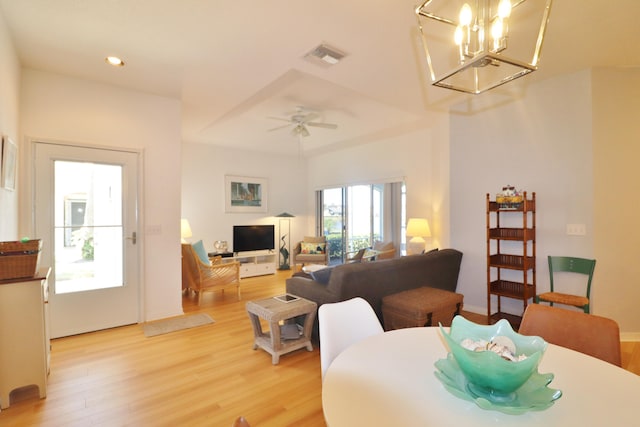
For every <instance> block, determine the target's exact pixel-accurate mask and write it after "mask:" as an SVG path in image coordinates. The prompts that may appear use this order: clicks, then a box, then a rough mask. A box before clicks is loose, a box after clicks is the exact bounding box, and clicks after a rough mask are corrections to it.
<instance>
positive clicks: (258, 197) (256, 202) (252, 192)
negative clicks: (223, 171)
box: [224, 175, 267, 213]
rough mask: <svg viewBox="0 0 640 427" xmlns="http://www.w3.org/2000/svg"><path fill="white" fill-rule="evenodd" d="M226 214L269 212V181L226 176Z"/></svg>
mask: <svg viewBox="0 0 640 427" xmlns="http://www.w3.org/2000/svg"><path fill="white" fill-rule="evenodd" d="M224 180H225V183H224V188H225V190H224V192H225V204H224V207H225V212H244V213H250V212H256V213H259V212H267V179H266V178H252V177H247V176H233V175H225V177H224Z"/></svg>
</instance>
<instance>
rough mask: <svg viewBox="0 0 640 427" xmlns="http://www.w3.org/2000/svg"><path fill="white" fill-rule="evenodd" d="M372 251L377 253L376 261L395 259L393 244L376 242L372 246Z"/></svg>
mask: <svg viewBox="0 0 640 427" xmlns="http://www.w3.org/2000/svg"><path fill="white" fill-rule="evenodd" d="M373 250H374V251H376V252H377V254H376V260H377V261H379V260H381V259H392V258H395V257H396V247H395V246H394V245H393V242H380V241H377V242H375V243H374V244H373Z"/></svg>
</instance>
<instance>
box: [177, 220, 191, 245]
mask: <svg viewBox="0 0 640 427" xmlns="http://www.w3.org/2000/svg"><path fill="white" fill-rule="evenodd" d="M191 236H193V233H191V226H190V225H189V221H188V220H186V219H184V218H183V219H181V220H180V237H182V241H183V242H184V239H188V238H189V237H191Z"/></svg>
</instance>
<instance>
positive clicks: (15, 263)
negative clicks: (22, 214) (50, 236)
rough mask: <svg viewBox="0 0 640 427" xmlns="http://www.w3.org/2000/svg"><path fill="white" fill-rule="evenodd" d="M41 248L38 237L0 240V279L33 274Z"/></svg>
mask: <svg viewBox="0 0 640 427" xmlns="http://www.w3.org/2000/svg"><path fill="white" fill-rule="evenodd" d="M41 249H42V241H41V240H40V239H36V240H27V241H24V242H16V241H13V242H0V280H8V279H21V278H25V277H33V276H35V274H36V271H37V270H38V265H39V264H40V250H41Z"/></svg>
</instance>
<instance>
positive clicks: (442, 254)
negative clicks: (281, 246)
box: [286, 249, 462, 333]
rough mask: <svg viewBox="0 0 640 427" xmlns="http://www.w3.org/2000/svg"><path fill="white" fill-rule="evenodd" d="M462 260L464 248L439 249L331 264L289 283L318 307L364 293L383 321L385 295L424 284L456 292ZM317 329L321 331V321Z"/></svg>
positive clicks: (295, 291)
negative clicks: (325, 268) (319, 327)
mask: <svg viewBox="0 0 640 427" xmlns="http://www.w3.org/2000/svg"><path fill="white" fill-rule="evenodd" d="M461 261H462V252H460V251H458V250H455V249H442V250H435V251H431V252H428V253H426V254H424V255H411V256H405V257H400V258H394V259H389V260H382V261H375V262H366V263H355V264H343V265H338V266H336V267H330V270H327V271H320V272H316V273H313V277H316V278H317V279H318V280H314V279H313V277H311V276H309V275H304V274H296V275H294V276H293V277H291V278H289V279H287V285H286V287H287V292H288V293H291V294H294V295H298V296H301V297H303V298H306V299H309V300H311V301H314V302H315V303H316V304H318V307H320V306H321V305H322V304H326V303H332V302H339V301H345V300H348V299H351V298H353V297H362V298H364V299H365V300H367V301H368V302H369V304H371V306H372V307H373V309H374V311H375V312H376V315H377V316H378V318H379V319H380V322H382V321H383V320H382V298H383V297H385V296H387V295H391V294H395V293H397V292H401V291H406V290H408V289H414V288H419V287H422V286H431V287H433V288H438V289H444V290H447V291H451V292H455V291H456V287H457V284H458V274H459V272H460V263H461ZM327 279H328V280H327ZM319 280H320V281H319ZM324 281H326V283H321V282H324ZM315 330H316V333H317V325H316V329H315Z"/></svg>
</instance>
